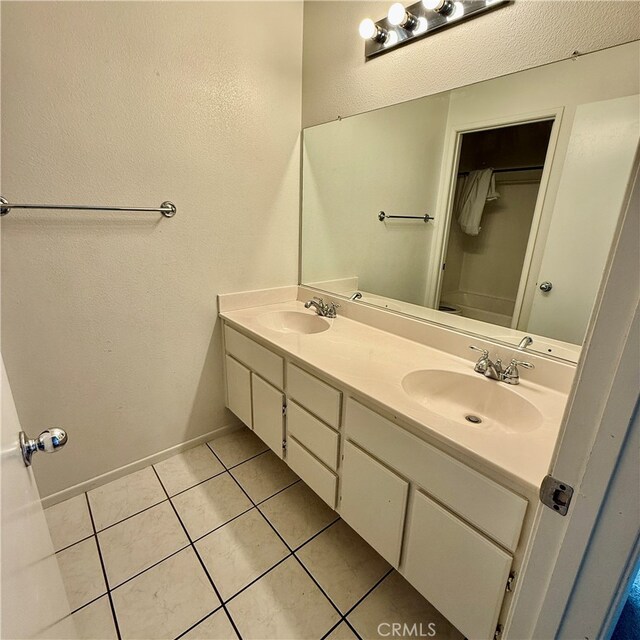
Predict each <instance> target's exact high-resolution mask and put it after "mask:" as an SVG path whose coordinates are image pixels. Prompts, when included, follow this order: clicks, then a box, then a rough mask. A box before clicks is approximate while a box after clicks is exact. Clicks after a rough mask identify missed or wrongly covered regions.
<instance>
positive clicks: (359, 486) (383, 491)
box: [339, 442, 409, 567]
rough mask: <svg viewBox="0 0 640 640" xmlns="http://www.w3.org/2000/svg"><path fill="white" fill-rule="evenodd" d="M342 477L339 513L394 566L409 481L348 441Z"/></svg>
mask: <svg viewBox="0 0 640 640" xmlns="http://www.w3.org/2000/svg"><path fill="white" fill-rule="evenodd" d="M341 478H342V479H341V486H340V493H341V495H342V498H341V500H340V509H339V511H340V515H341V516H342V517H343V519H344V520H345V521H346V522H347V523H348V524H349V525H351V527H353V528H354V529H355V530H356V531H357V532H358V533H359V534H360V535H361V536H362V537H363V538H364V539H365V540H366V541H367V542H368V543H369V544H370V545H371V546H372V547H373V548H374V549H375V550H376V551H377V552H378V553H379V554H380V555H381V556H382V557H383V558H384V559H385V560H386V561H387V562H388V563H389V564H391V565H392V566H394V567H397V566H398V563H399V562H400V549H401V546H402V532H403V529H404V515H405V510H406V507H407V495H408V491H409V484H408V483H407V482H406V481H405V480H403V479H402V478H401V477H400V476H398V475H396V474H395V473H393V471H391V470H389V469H387V468H386V467H384V466H383V465H381V464H380V463H379V462H378V461H377V460H374V459H373V458H372V457H371V456H370V455H368V454H367V453H365V452H364V451H362V450H360V449H358V447H356V446H354V445H353V444H351V443H350V442H345V444H344V459H343V461H342V474H341Z"/></svg>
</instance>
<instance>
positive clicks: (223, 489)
mask: <svg viewBox="0 0 640 640" xmlns="http://www.w3.org/2000/svg"><path fill="white" fill-rule="evenodd" d="M171 500H172V502H173V504H174V505H175V507H176V510H177V511H178V514H179V516H180V519H181V520H182V522H183V523H184V525H185V527H186V528H187V531H188V532H189V535H190V536H191V539H192V540H196V539H197V538H200V537H201V536H203V535H205V533H209V532H210V531H213V529H216V528H217V527H219V526H221V525H223V524H224V523H225V522H229V520H231V519H232V518H235V517H236V516H238V515H240V514H241V513H242V512H243V511H246V510H247V509H250V508H251V506H252V505H251V501H250V500H249V499H248V498H247V496H245V495H244V493H243V492H242V490H241V489H240V487H239V486H238V485H237V484H236V483H235V481H234V480H233V478H232V477H231V476H230V475H229V474H228V473H224V474H222V475H219V476H216V477H215V478H212V479H211V480H207V481H206V482H203V483H202V484H199V485H198V486H196V487H193V488H192V489H189V490H188V491H185V492H184V493H181V494H179V495H177V496H175V497H173V498H172V499H171Z"/></svg>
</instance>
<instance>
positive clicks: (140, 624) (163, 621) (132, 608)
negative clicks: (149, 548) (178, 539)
mask: <svg viewBox="0 0 640 640" xmlns="http://www.w3.org/2000/svg"><path fill="white" fill-rule="evenodd" d="M111 595H112V598H113V604H114V606H115V610H116V616H117V618H118V625H119V627H120V633H121V635H122V638H123V639H127V638H131V639H136V640H140V639H141V638H145V639H148V640H150V639H151V638H175V637H176V636H178V635H180V634H181V633H183V632H184V631H186V630H187V629H188V628H189V627H190V626H192V625H194V624H195V623H196V622H198V620H201V619H202V618H204V616H206V615H207V613H209V612H211V611H213V610H214V609H216V608H217V607H218V606H219V604H220V602H219V600H218V598H217V596H216V595H215V592H214V590H213V588H212V586H211V583H210V582H209V580H208V578H207V576H206V574H205V572H204V570H203V569H202V566H201V565H200V562H199V561H198V559H197V558H196V555H195V553H194V551H193V549H192V548H191V547H189V548H188V549H185V550H184V551H180V553H177V554H176V555H174V556H171V557H170V558H167V559H166V560H164V561H163V562H161V563H160V564H158V565H156V566H155V567H152V568H151V569H149V570H148V571H145V572H144V573H141V574H140V575H139V576H136V577H135V578H134V579H133V580H130V581H129V582H127V583H125V584H123V585H122V586H121V587H118V588H117V589H114V591H112V594H111Z"/></svg>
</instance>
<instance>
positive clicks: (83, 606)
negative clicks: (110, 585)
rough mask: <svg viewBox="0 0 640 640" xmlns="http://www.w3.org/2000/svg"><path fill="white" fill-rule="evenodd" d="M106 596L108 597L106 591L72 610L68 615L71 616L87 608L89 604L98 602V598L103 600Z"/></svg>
mask: <svg viewBox="0 0 640 640" xmlns="http://www.w3.org/2000/svg"><path fill="white" fill-rule="evenodd" d="M107 595H108V593H107V591H105V592H104V593H101V594H100V595H99V596H96V597H95V598H93V600H89V602H85V604H83V605H82V606H81V607H78V608H77V609H74V610H73V611H71V613H69V615H70V616H72V615H73V614H74V613H78V611H80V610H81V609H84V608H85V607H88V606H89V605H90V604H93V603H94V602H97V601H98V600H100V598H104V597H105V596H107Z"/></svg>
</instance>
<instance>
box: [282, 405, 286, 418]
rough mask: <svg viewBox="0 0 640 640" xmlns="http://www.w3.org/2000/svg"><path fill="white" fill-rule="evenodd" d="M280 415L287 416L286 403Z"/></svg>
mask: <svg viewBox="0 0 640 640" xmlns="http://www.w3.org/2000/svg"><path fill="white" fill-rule="evenodd" d="M282 415H283V416H286V415H287V404H286V403H285V404H283V405H282Z"/></svg>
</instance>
